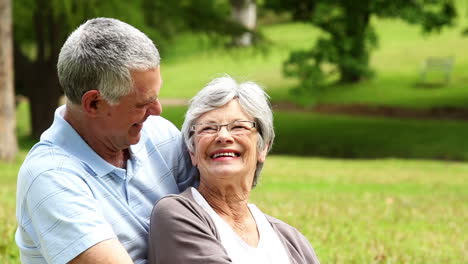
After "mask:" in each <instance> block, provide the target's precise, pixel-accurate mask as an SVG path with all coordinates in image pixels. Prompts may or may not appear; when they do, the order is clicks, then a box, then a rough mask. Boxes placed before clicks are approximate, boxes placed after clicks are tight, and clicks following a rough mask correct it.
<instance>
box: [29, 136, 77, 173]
mask: <svg viewBox="0 0 468 264" xmlns="http://www.w3.org/2000/svg"><path fill="white" fill-rule="evenodd" d="M78 165H79V161H78V160H77V159H76V158H75V157H73V155H71V154H70V153H68V152H67V151H65V150H64V149H63V148H61V147H59V146H57V145H55V144H53V143H52V142H48V141H41V142H39V143H37V144H36V145H34V147H33V148H32V149H31V150H30V151H29V153H28V155H27V156H26V158H25V160H24V162H23V164H22V166H21V168H27V169H28V170H30V171H33V172H35V173H36V174H37V173H40V172H42V171H46V170H52V169H61V168H69V167H74V166H77V167H78Z"/></svg>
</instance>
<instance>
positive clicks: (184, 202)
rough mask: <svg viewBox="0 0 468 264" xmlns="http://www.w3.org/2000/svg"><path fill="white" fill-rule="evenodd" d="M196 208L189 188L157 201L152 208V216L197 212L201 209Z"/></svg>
mask: <svg viewBox="0 0 468 264" xmlns="http://www.w3.org/2000/svg"><path fill="white" fill-rule="evenodd" d="M198 207H199V206H198V205H197V204H196V202H195V200H194V199H193V196H192V194H191V188H188V189H187V190H185V191H184V192H182V193H180V194H169V195H166V196H164V197H162V198H161V199H159V201H158V202H156V204H155V206H154V209H153V213H152V214H153V215H154V214H156V213H158V212H164V213H171V212H172V213H176V212H177V210H196V211H198V210H199V209H201V208H198Z"/></svg>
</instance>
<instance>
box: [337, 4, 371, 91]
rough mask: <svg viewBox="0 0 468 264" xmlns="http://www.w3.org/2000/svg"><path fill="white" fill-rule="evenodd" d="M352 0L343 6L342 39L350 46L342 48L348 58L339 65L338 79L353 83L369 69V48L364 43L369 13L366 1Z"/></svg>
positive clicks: (361, 77)
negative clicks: (355, 0)
mask: <svg viewBox="0 0 468 264" xmlns="http://www.w3.org/2000/svg"><path fill="white" fill-rule="evenodd" d="M359 3H360V5H358V4H356V3H355V2H353V3H352V4H351V3H350V5H348V6H345V12H346V15H345V19H346V25H345V32H344V33H345V36H344V40H343V41H349V43H350V46H349V47H348V49H345V50H344V53H345V54H343V56H344V57H346V58H348V59H347V61H346V63H343V64H341V65H340V67H339V71H340V76H341V78H340V81H341V82H343V83H355V82H359V81H361V80H362V79H363V78H364V77H366V75H367V73H368V72H369V71H370V70H369V50H368V47H367V45H366V41H367V39H366V38H367V31H368V29H369V18H370V13H369V11H368V10H367V8H368V3H367V1H361V2H359Z"/></svg>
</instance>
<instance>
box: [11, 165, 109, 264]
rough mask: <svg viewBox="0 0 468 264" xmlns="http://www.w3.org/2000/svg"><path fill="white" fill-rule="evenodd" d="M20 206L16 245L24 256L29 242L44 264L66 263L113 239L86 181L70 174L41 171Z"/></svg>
mask: <svg viewBox="0 0 468 264" xmlns="http://www.w3.org/2000/svg"><path fill="white" fill-rule="evenodd" d="M18 202H20V201H18ZM21 203H22V204H21V210H22V211H23V212H22V214H21V215H22V217H21V219H19V221H20V223H19V225H20V227H19V229H18V230H19V231H18V232H20V235H21V234H22V235H23V237H22V238H23V239H22V241H17V242H18V246H20V247H23V248H22V249H23V250H22V251H23V252H26V254H27V252H28V250H27V247H28V239H30V242H31V244H33V245H35V246H36V247H38V248H39V250H40V251H41V253H42V255H43V257H44V258H45V259H46V261H47V262H48V263H66V262H68V261H70V260H72V259H73V258H75V257H76V256H77V255H79V254H80V253H82V252H83V251H85V250H86V249H88V248H89V247H91V246H93V245H95V244H96V243H98V242H101V241H103V240H106V239H110V238H115V237H116V236H115V234H114V232H113V230H112V228H111V227H110V225H109V224H108V223H107V222H106V221H105V218H104V216H103V214H102V210H101V208H100V206H99V203H98V202H97V200H95V199H94V197H93V194H92V192H91V190H90V188H89V187H88V186H87V184H86V182H85V181H84V180H83V179H82V178H80V177H78V176H77V175H74V174H73V173H69V172H67V171H53V170H51V171H46V172H43V173H42V174H40V175H38V176H37V177H36V178H35V179H34V181H33V182H32V183H31V185H30V186H29V189H28V190H27V192H26V193H25V195H24V197H23V200H22V201H21ZM17 235H18V234H17ZM26 237H27V238H28V239H25V238H26ZM29 257H31V256H29Z"/></svg>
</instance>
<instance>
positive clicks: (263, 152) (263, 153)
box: [257, 144, 269, 163]
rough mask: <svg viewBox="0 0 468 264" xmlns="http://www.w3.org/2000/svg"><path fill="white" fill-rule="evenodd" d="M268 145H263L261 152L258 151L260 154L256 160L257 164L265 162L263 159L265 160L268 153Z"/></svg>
mask: <svg viewBox="0 0 468 264" xmlns="http://www.w3.org/2000/svg"><path fill="white" fill-rule="evenodd" d="M268 146H269V145H268V144H267V145H265V147H264V148H263V150H262V151H260V153H258V158H257V161H258V162H261V163H263V162H265V159H266V156H267V153H268Z"/></svg>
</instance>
